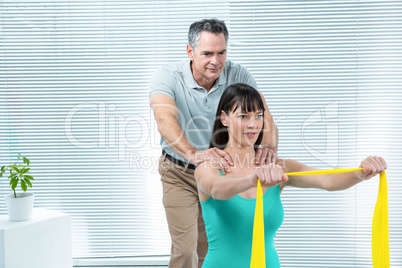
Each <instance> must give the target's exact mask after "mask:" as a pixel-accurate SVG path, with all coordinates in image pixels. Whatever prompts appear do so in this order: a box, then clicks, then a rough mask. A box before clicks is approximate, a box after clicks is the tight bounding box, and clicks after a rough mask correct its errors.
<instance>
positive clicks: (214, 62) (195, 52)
mask: <svg viewBox="0 0 402 268" xmlns="http://www.w3.org/2000/svg"><path fill="white" fill-rule="evenodd" d="M187 55H188V57H189V58H190V60H191V61H192V65H191V70H192V72H193V77H194V79H195V81H197V83H198V84H199V85H200V86H203V87H205V88H206V87H212V85H213V83H214V82H215V80H216V79H217V78H218V77H219V75H220V74H221V73H222V71H223V69H224V68H225V63H226V40H225V35H224V34H223V33H220V34H214V33H210V32H208V31H202V32H201V34H200V40H199V41H198V46H197V47H195V48H193V47H191V46H190V45H187Z"/></svg>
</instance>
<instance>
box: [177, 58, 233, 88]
mask: <svg viewBox="0 0 402 268" xmlns="http://www.w3.org/2000/svg"><path fill="white" fill-rule="evenodd" d="M225 69H226V65H225ZM225 69H224V70H223V71H222V73H221V74H220V75H219V77H218V80H217V81H216V82H215V84H214V85H213V86H212V88H211V90H210V91H209V92H212V91H214V90H215V89H216V88H218V87H219V86H220V85H223V84H225V81H226V75H225ZM183 77H184V82H185V83H186V86H187V87H189V88H202V87H201V86H200V85H199V84H198V83H197V81H195V79H194V77H193V73H192V72H191V61H190V60H187V61H185V64H184V68H183Z"/></svg>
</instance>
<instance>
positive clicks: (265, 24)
mask: <svg viewBox="0 0 402 268" xmlns="http://www.w3.org/2000/svg"><path fill="white" fill-rule="evenodd" d="M0 8H1V12H0V16H1V18H0V23H1V25H0V27H1V28H0V34H1V36H0V53H1V56H0V66H1V68H0V79H1V80H0V83H1V84H0V85H1V90H0V164H3V163H4V162H9V161H11V160H12V158H10V155H11V156H12V155H15V153H17V152H20V153H22V154H25V155H26V156H27V157H28V158H30V159H31V161H32V172H31V173H32V175H33V176H34V177H35V178H36V180H35V182H34V188H33V189H32V190H30V191H32V192H35V194H36V201H35V202H36V203H35V204H36V206H40V207H47V208H51V209H59V210H62V211H64V212H67V213H69V214H70V215H71V217H72V224H73V254H74V257H75V258H85V257H116V256H140V255H167V254H169V253H170V238H169V235H168V232H167V227H166V223H165V217H164V211H163V208H162V205H161V196H162V194H161V186H160V181H159V175H158V172H157V161H158V157H159V155H160V146H159V134H158V133H157V131H156V128H155V123H154V120H153V116H152V114H151V111H150V109H149V105H148V85H149V80H150V77H151V75H152V72H153V71H154V70H155V69H156V68H158V67H159V66H161V65H163V64H166V63H168V62H174V61H177V60H181V59H185V58H186V53H185V45H186V43H187V30H188V27H189V25H190V24H191V23H192V22H193V21H195V20H198V19H202V18H204V17H207V18H208V17H217V18H219V19H223V20H225V21H226V23H227V25H228V27H229V32H230V39H229V47H228V49H229V53H228V58H229V59H231V60H233V61H236V62H239V63H241V64H243V65H244V66H246V67H247V68H248V69H249V70H250V71H251V72H252V74H253V75H254V77H255V78H256V80H257V83H258V86H259V89H260V90H261V91H262V92H263V93H264V95H265V96H266V100H267V103H268V105H269V107H270V110H271V112H272V114H273V115H274V117H275V118H276V122H277V125H278V127H279V131H280V144H279V150H280V156H281V157H284V158H292V159H296V160H298V161H301V162H303V163H305V164H308V165H311V166H315V167H318V168H332V167H356V166H358V165H359V163H360V160H361V159H363V157H365V156H367V155H369V154H377V155H381V156H384V158H385V159H386V160H387V162H388V166H389V170H388V172H387V175H388V177H389V179H388V180H389V181H388V184H389V210H390V213H389V214H390V220H389V222H390V249H391V264H392V265H393V266H400V265H402V256H401V254H400V253H401V252H402V235H401V233H402V232H401V231H402V230H401V226H400V224H399V222H400V220H401V218H402V214H401V211H402V210H401V206H400V205H399V204H400V203H402V202H401V201H402V200H401V195H400V192H401V188H402V184H401V183H399V179H398V178H399V177H401V175H402V169H401V168H400V167H399V163H400V162H401V160H402V159H401V154H400V151H401V149H402V148H401V147H402V144H401V142H400V136H401V134H402V128H401V127H400V125H401V123H402V122H401V119H400V118H401V114H402V108H401V103H402V72H401V70H402V49H401V47H402V35H401V33H402V2H401V1H220V2H216V1H88V0H85V1H78V0H77V1H8V2H7V1H2V2H0ZM0 186H1V188H0V193H1V194H3V195H4V194H6V193H8V191H9V190H8V185H7V181H6V180H5V179H4V178H3V179H1V184H0ZM377 187H378V179H373V180H370V181H368V182H365V183H362V184H360V185H358V186H357V187H354V188H352V189H349V190H346V191H342V192H331V193H328V192H324V191H319V190H308V189H302V190H301V189H295V188H286V189H285V190H284V192H283V194H282V200H283V203H284V208H285V221H284V224H283V226H282V227H281V228H280V230H279V232H278V234H277V237H276V240H275V243H276V247H277V250H278V253H279V256H280V259H281V264H282V266H283V267H329V266H332V267H371V247H370V246H371V245H370V243H371V242H370V241H371V237H370V232H371V219H372V213H373V211H374V204H375V198H376V195H377ZM0 213H2V214H5V213H6V212H5V205H4V199H0Z"/></svg>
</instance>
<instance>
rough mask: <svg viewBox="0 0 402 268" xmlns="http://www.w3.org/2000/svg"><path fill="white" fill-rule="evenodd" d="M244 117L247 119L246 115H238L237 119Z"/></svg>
mask: <svg viewBox="0 0 402 268" xmlns="http://www.w3.org/2000/svg"><path fill="white" fill-rule="evenodd" d="M246 117H247V116H246V115H239V118H241V119H243V118H246Z"/></svg>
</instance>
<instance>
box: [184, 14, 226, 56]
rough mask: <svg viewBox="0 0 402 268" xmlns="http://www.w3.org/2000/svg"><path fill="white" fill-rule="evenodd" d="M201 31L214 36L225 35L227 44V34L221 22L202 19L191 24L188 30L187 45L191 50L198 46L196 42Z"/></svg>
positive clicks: (223, 23)
mask: <svg viewBox="0 0 402 268" xmlns="http://www.w3.org/2000/svg"><path fill="white" fill-rule="evenodd" d="M202 31H208V32H210V33H214V34H220V33H223V34H224V35H225V41H226V44H227V43H228V38H229V32H228V29H227V28H226V25H225V22H224V21H223V20H218V19H215V18H214V19H203V20H200V21H196V22H193V23H192V24H191V25H190V29H189V30H188V43H189V44H190V46H191V47H192V48H193V49H195V48H196V47H197V46H198V41H199V40H200V36H201V32H202Z"/></svg>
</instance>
